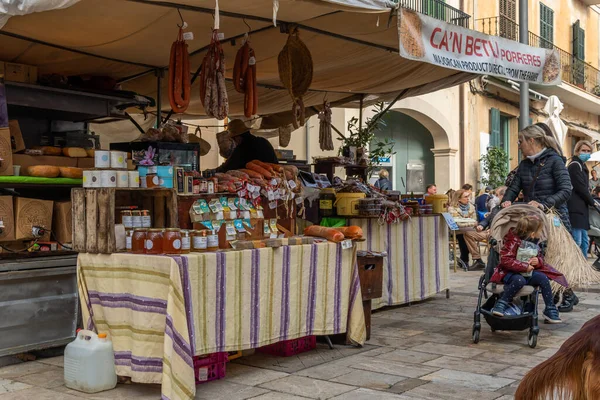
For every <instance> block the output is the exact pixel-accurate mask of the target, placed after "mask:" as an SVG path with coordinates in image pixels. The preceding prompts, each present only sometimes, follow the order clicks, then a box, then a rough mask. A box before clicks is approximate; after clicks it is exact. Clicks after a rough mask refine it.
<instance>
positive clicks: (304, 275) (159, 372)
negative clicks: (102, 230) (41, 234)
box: [78, 243, 366, 400]
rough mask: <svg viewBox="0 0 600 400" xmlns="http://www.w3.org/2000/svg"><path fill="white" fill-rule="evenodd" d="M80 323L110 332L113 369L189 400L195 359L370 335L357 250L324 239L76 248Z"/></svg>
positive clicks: (166, 396)
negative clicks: (184, 248) (178, 250)
mask: <svg viewBox="0 0 600 400" xmlns="http://www.w3.org/2000/svg"><path fill="white" fill-rule="evenodd" d="M78 284H79V293H80V299H81V305H82V309H83V318H84V325H85V327H86V328H88V329H93V330H96V331H99V332H107V333H109V337H110V338H111V340H112V342H113V348H114V351H115V363H116V369H117V374H118V375H121V376H130V377H131V378H132V380H133V381H134V382H141V383H161V384H162V394H163V399H171V400H174V399H191V398H193V396H194V393H195V383H194V371H193V362H192V357H193V356H194V355H203V354H210V353H215V352H221V351H238V350H245V349H251V348H257V347H260V346H264V345H267V344H271V343H275V342H278V341H282V340H289V339H295V338H299V337H303V336H307V335H330V334H336V333H343V332H347V335H348V339H349V340H350V341H351V342H353V343H355V344H361V345H362V344H363V343H364V341H365V338H366V330H365V320H364V314H363V309H362V302H361V301H360V300H361V293H360V283H359V280H358V270H357V267H356V249H342V246H341V245H340V244H334V243H321V244H314V245H304V246H284V247H281V248H277V249H271V248H265V249H257V250H243V251H231V252H223V253H191V254H189V255H182V256H172V257H161V256H145V255H133V254H112V255H95V254H80V255H79V260H78Z"/></svg>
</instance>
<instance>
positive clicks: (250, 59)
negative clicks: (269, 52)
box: [248, 57, 256, 65]
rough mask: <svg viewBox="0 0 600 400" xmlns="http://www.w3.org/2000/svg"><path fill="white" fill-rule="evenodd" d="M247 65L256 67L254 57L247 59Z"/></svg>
mask: <svg viewBox="0 0 600 400" xmlns="http://www.w3.org/2000/svg"><path fill="white" fill-rule="evenodd" d="M248 65H256V57H250V58H249V59H248Z"/></svg>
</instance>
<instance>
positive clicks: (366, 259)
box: [357, 251, 384, 340]
mask: <svg viewBox="0 0 600 400" xmlns="http://www.w3.org/2000/svg"><path fill="white" fill-rule="evenodd" d="M383 257H384V256H383V255H382V254H379V253H370V252H365V251H359V252H358V255H357V262H358V277H359V279H360V290H361V292H362V300H363V310H364V313H365V325H366V327H367V340H369V339H371V300H372V299H378V298H380V297H381V296H382V295H383Z"/></svg>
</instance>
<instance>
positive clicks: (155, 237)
mask: <svg viewBox="0 0 600 400" xmlns="http://www.w3.org/2000/svg"><path fill="white" fill-rule="evenodd" d="M163 237H164V233H163V230H162V229H148V234H147V235H146V254H164V252H163Z"/></svg>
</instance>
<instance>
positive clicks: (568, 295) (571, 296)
mask: <svg viewBox="0 0 600 400" xmlns="http://www.w3.org/2000/svg"><path fill="white" fill-rule="evenodd" d="M564 298H565V301H568V302H569V303H571V304H573V306H576V305H577V304H579V297H577V295H576V294H575V292H573V289H567V290H565V294H564Z"/></svg>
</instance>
